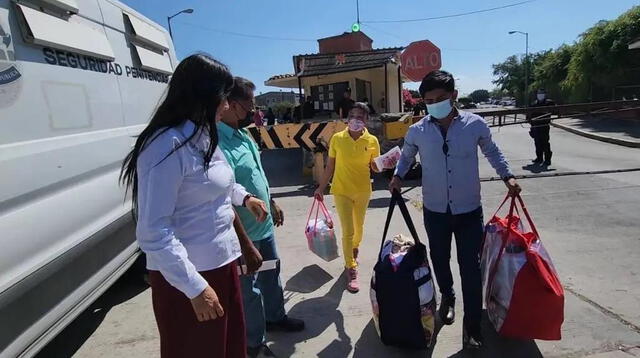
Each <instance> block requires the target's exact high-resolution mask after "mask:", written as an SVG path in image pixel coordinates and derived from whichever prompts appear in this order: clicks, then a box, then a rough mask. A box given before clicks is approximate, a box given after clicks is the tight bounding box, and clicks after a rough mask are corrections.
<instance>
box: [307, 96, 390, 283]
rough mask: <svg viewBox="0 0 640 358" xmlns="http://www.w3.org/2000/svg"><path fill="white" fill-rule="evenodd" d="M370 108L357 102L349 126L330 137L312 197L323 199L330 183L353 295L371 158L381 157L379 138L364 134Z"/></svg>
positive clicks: (368, 188) (356, 280) (372, 167)
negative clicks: (322, 167)
mask: <svg viewBox="0 0 640 358" xmlns="http://www.w3.org/2000/svg"><path fill="white" fill-rule="evenodd" d="M368 120H369V107H367V105H366V104H364V103H361V102H358V103H355V104H354V105H353V107H352V108H351V110H350V111H349V120H348V126H347V128H346V129H344V130H343V131H341V132H338V133H336V134H334V135H333V137H331V140H330V141H329V159H328V161H327V166H326V168H325V171H324V174H323V176H322V178H321V179H320V182H319V183H318V184H319V185H318V189H317V190H316V191H315V193H314V195H315V197H316V198H317V199H318V200H323V198H324V192H325V190H326V188H327V185H328V183H329V180H331V178H333V180H332V182H331V194H333V198H334V201H335V204H336V210H337V211H338V217H339V218H340V227H341V228H342V251H343V255H344V261H345V262H344V265H345V270H346V274H347V279H348V281H347V290H349V292H352V293H356V292H358V291H359V290H360V285H359V284H358V261H357V259H358V251H359V246H360V242H361V241H362V235H363V232H364V218H365V214H366V212H367V207H368V206H369V198H370V197H371V170H373V171H375V172H379V171H380V170H378V168H377V167H376V165H375V163H374V162H373V159H374V158H376V157H379V156H380V145H379V143H378V139H377V138H376V137H375V136H373V135H371V134H369V132H368V131H367V121H368Z"/></svg>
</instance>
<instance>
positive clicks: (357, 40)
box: [318, 31, 373, 53]
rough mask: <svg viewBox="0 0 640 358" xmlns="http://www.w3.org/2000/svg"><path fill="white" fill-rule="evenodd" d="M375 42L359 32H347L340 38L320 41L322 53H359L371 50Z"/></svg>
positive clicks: (319, 45)
mask: <svg viewBox="0 0 640 358" xmlns="http://www.w3.org/2000/svg"><path fill="white" fill-rule="evenodd" d="M372 43H373V41H372V40H371V39H370V38H368V37H367V36H366V35H364V34H363V33H362V32H361V31H359V32H345V33H344V34H342V35H340V36H335V37H331V38H326V39H320V40H318V47H319V50H320V53H340V52H357V51H368V50H371V49H372V47H371V44H372Z"/></svg>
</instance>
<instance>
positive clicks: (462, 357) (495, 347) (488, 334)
mask: <svg viewBox="0 0 640 358" xmlns="http://www.w3.org/2000/svg"><path fill="white" fill-rule="evenodd" d="M482 335H483V336H484V341H485V342H484V343H485V347H484V348H483V349H481V350H479V351H477V352H469V351H463V350H462V349H461V350H460V351H459V352H458V353H456V354H454V355H452V356H449V358H466V357H469V358H472V357H473V358H494V357H509V358H542V353H540V350H539V349H538V346H537V345H536V343H535V342H534V341H533V340H520V339H510V338H504V337H500V336H499V335H498V333H497V332H496V330H495V329H494V328H493V326H492V325H491V322H489V317H488V316H487V311H486V310H485V311H484V312H483V314H482ZM460 344H461V345H462V342H461V343H460Z"/></svg>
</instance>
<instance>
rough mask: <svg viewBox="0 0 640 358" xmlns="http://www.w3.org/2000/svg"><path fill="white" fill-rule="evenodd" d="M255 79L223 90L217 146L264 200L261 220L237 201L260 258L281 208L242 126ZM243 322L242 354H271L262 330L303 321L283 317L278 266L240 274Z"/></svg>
mask: <svg viewBox="0 0 640 358" xmlns="http://www.w3.org/2000/svg"><path fill="white" fill-rule="evenodd" d="M255 89H256V87H255V85H254V84H253V83H252V82H251V81H249V80H247V79H245V78H242V77H236V78H235V79H234V85H233V88H232V89H231V92H230V94H229V110H228V111H226V112H225V113H224V114H223V115H222V121H221V123H219V124H218V140H219V141H220V149H221V150H222V152H223V153H224V155H225V157H226V158H227V161H228V162H229V164H230V165H231V167H232V168H233V171H234V174H235V176H236V182H238V183H239V184H241V185H242V186H244V187H245V188H246V189H247V190H249V191H250V192H251V193H254V194H255V195H256V197H257V198H258V199H260V200H262V201H264V202H265V203H267V208H268V209H269V210H268V212H269V213H270V214H269V215H267V218H266V220H265V221H263V222H260V221H257V220H256V219H255V217H254V216H253V215H252V214H251V212H250V211H249V210H247V209H246V208H243V207H237V208H236V210H237V212H238V216H239V217H240V222H241V223H242V226H243V227H244V228H245V229H246V231H247V234H248V235H249V238H251V241H252V242H253V245H254V246H255V247H256V248H257V249H258V251H259V252H260V255H261V256H262V259H263V260H264V261H269V260H278V259H279V256H278V251H277V249H276V241H275V236H274V234H275V228H274V226H280V225H282V224H283V223H284V213H283V212H282V210H281V209H280V207H279V206H278V205H276V203H275V201H274V200H273V199H272V198H271V194H270V192H269V182H268V181H267V176H266V174H265V172H264V169H263V168H262V163H261V162H260V152H259V151H258V146H257V145H256V144H255V142H254V141H253V140H252V139H251V138H250V137H249V135H247V133H245V131H244V130H242V128H244V127H246V126H248V125H249V124H250V123H251V122H252V118H253V117H254V116H255V114H254V113H255V111H254V108H255V106H254V100H253V95H254V91H255ZM240 282H241V286H242V297H243V301H244V312H245V320H246V326H247V332H246V335H247V355H248V356H249V357H250V358H253V357H258V356H261V357H274V356H275V355H274V354H273V352H271V350H270V349H269V347H268V346H267V345H266V344H265V342H266V339H265V330H267V331H285V332H297V331H301V330H303V329H304V322H303V321H302V320H299V319H295V318H291V317H288V316H287V315H286V313H285V310H284V297H283V291H282V284H281V283H280V266H277V267H276V269H273V270H265V271H261V272H258V273H257V274H251V275H243V276H242V277H241V278H240Z"/></svg>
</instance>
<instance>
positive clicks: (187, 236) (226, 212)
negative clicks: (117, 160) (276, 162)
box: [121, 54, 266, 358]
mask: <svg viewBox="0 0 640 358" xmlns="http://www.w3.org/2000/svg"><path fill="white" fill-rule="evenodd" d="M232 85H233V76H232V75H231V73H230V72H229V70H228V69H227V67H226V66H225V65H223V64H221V63H220V62H218V61H216V60H215V59H213V58H211V57H209V56H207V55H203V54H197V55H192V56H189V57H187V58H186V59H184V60H183V61H182V62H180V64H179V65H178V67H177V68H176V70H175V72H174V73H173V75H172V77H171V81H170V82H169V87H168V91H167V94H166V97H165V98H164V100H163V102H162V103H161V104H160V106H159V107H158V109H157V111H156V113H155V114H154V116H153V118H152V119H151V121H150V122H149V124H148V126H147V127H146V128H145V129H144V130H143V131H142V133H141V134H140V136H139V137H138V139H137V141H136V144H135V146H134V148H133V150H132V151H131V152H130V153H129V155H128V156H127V158H126V159H125V161H124V163H123V168H122V174H121V180H122V182H123V183H125V184H126V186H127V188H131V189H132V194H133V203H134V204H133V213H134V216H135V217H136V219H137V228H136V236H137V240H138V243H139V245H140V248H141V249H142V250H143V251H144V252H145V253H146V256H147V268H148V269H149V271H150V272H149V278H150V283H151V290H152V299H153V309H154V314H155V317H156V322H157V324H158V330H159V331H160V345H161V355H162V357H163V358H167V357H221V358H222V357H233V358H236V357H244V356H245V354H246V352H245V349H246V344H245V327H244V315H243V310H242V299H241V294H240V286H239V280H238V273H237V265H236V259H237V258H238V257H239V256H240V255H241V254H242V255H243V256H244V258H245V260H246V261H247V265H248V266H249V268H250V269H253V270H255V269H257V268H258V267H259V266H260V264H261V261H262V258H261V257H260V254H259V253H258V252H257V250H256V249H255V247H254V246H253V244H252V243H251V241H250V239H249V237H248V236H247V234H246V233H245V232H244V229H243V228H242V225H241V224H240V221H239V220H238V219H237V217H236V215H235V211H234V209H233V206H232V205H237V206H240V205H245V206H247V207H248V208H249V209H250V210H251V211H252V212H253V213H254V214H255V215H256V217H257V218H258V220H264V219H265V218H266V208H265V206H264V203H263V202H262V201H260V200H258V199H256V198H255V197H253V196H251V195H250V194H249V193H247V192H246V191H245V190H244V188H243V187H242V186H241V185H239V184H236V183H235V178H234V175H233V171H232V169H231V167H230V166H229V164H228V163H227V162H226V160H225V157H224V155H223V154H222V152H221V151H220V149H218V148H217V144H218V137H217V130H216V122H217V121H219V120H220V117H221V114H222V112H224V111H225V110H226V109H228V103H227V99H226V97H227V94H228V93H229V91H230V89H231V87H232ZM234 228H235V230H234Z"/></svg>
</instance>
